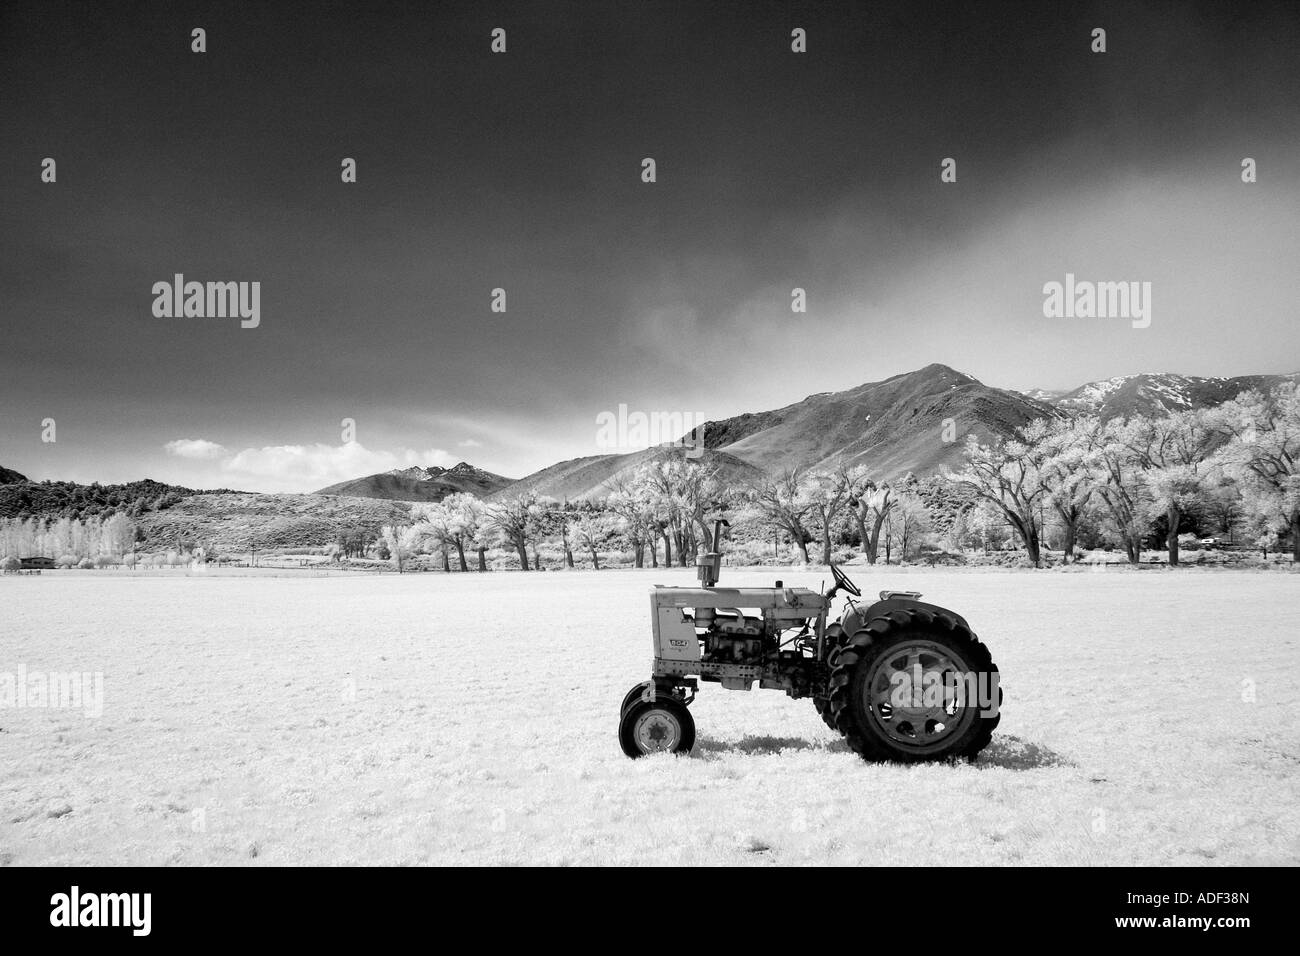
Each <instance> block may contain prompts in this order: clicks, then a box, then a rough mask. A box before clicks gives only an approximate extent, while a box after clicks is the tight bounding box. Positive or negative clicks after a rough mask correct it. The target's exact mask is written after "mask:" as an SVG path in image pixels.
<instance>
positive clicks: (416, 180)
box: [0, 0, 1300, 491]
mask: <svg viewBox="0 0 1300 956" xmlns="http://www.w3.org/2000/svg"><path fill="white" fill-rule="evenodd" d="M1238 7H1240V9H1237V8H1238ZM196 26H197V27H203V28H204V29H205V30H206V31H207V52H206V53H204V54H194V53H191V52H190V31H191V29H192V28H194V27H196ZM494 27H503V28H505V29H506V30H507V37H508V41H507V42H508V52H507V53H506V54H504V55H493V54H492V53H491V52H490V51H489V44H490V32H491V30H492V29H493V28H494ZM795 27H802V28H804V29H806V30H807V35H808V52H807V53H806V54H802V55H799V54H794V53H792V52H790V31H791V29H793V28H795ZM1093 27H1103V28H1105V29H1106V30H1107V46H1108V50H1107V52H1106V53H1105V54H1093V53H1092V52H1090V49H1089V44H1090V36H1089V35H1090V31H1091V30H1092V28H1093ZM1297 64H1300V5H1294V4H1292V5H1271V4H1265V3H1252V4H1220V5H1209V4H1192V3H1176V4H1175V3H1159V4H1143V3H1137V2H1130V0H1125V2H1117V3H1109V4H1105V3H1099V4H1086V3H1060V4H1055V3H1046V2H1034V3H1026V4H1009V5H995V4H971V3H941V2H926V0H909V2H905V3H897V4H890V3H879V2H872V3H857V4H837V3H830V2H810V3H762V2H744V3H721V2H711V3H710V2H698V0H697V2H686V3H669V2H655V0H622V2H609V0H604V2H589V3H554V2H538V0H533V2H528V3H518V4H511V3H491V2H475V3H446V2H439V3H410V4H384V3H348V4H342V3H333V4H327V3H310V4H306V3H304V4H301V5H299V6H296V7H295V6H293V5H290V4H281V3H276V4H263V3H256V4H255V3H248V4H233V3H175V2H169V3H135V4H120V3H118V4H110V3H103V4H76V5H64V4H58V3H46V2H42V3H29V2H6V3H4V4H3V5H2V6H0V68H2V70H3V91H4V93H3V97H0V226H2V229H3V232H2V233H0V322H2V323H3V324H2V327H0V332H2V337H0V464H3V465H5V466H8V467H10V468H15V469H17V470H19V471H21V472H23V473H25V474H28V475H30V476H32V477H35V478H70V479H77V480H83V481H90V480H96V479H97V480H101V481H120V480H130V479H133V478H139V477H143V476H145V475H148V476H151V477H155V478H159V479H165V480H171V481H177V482H181V483H185V484H190V485H198V486H208V487H213V486H223V485H224V486H233V487H244V488H253V489H261V490H298V491H307V490H312V489H313V488H316V487H319V486H321V485H324V484H327V483H330V482H333V481H337V480H340V479H342V478H347V477H354V476H356V475H360V474H365V473H368V472H372V471H377V470H382V469H385V468H389V467H394V466H399V465H406V464H411V463H416V462H419V463H424V464H443V465H447V464H451V463H453V462H454V461H456V460H458V459H462V458H463V459H467V460H469V461H471V462H474V463H475V464H480V465H482V466H484V467H487V468H489V469H492V470H495V471H499V472H502V473H505V474H509V475H521V474H524V473H526V472H528V471H531V470H533V469H535V468H538V467H542V466H544V465H547V464H550V463H552V462H554V461H556V460H558V459H561V458H568V457H575V456H578V455H586V454H595V453H597V452H598V451H599V450H600V449H598V448H597V447H596V443H595V436H596V427H595V418H596V415H597V414H598V413H600V412H601V411H604V410H611V411H612V410H616V409H617V407H618V405H619V404H620V403H626V404H627V405H629V406H630V407H631V408H633V409H641V410H645V411H652V410H663V411H688V412H700V413H703V414H704V415H705V416H707V417H709V418H719V417H723V416H726V415H730V414H735V413H737V412H740V411H754V410H760V409H766V408H772V407H778V406H781V405H784V404H787V403H789V402H792V401H797V400H799V399H801V398H803V397H804V396H805V395H807V394H809V393H812V392H818V391H828V390H833V389H841V388H847V387H851V386H854V385H857V384H861V383H862V382H865V381H873V380H878V379H881V378H884V377H887V376H889V375H893V374H896V373H899V372H903V371H908V370H911V369H914V368H918V367H921V366H923V365H926V364H928V363H930V362H944V363H946V364H949V365H952V366H954V367H956V368H958V369H960V370H962V371H965V372H968V373H970V374H972V375H975V376H976V377H978V378H980V379H982V380H984V381H986V382H988V383H989V384H993V385H999V386H1005V387H1011V388H1024V389H1027V388H1032V387H1046V388H1066V387H1072V386H1075V385H1078V384H1081V383H1083V382H1085V381H1089V380H1095V379H1100V378H1108V377H1110V376H1114V375H1121V374H1129V373H1134V372H1140V371H1176V372H1183V373H1187V374H1199V375H1238V374H1247V373H1264V372H1291V371H1296V370H1297V369H1300V314H1298V311H1300V310H1297V307H1296V301H1297V290H1296V281H1295V280H1296V276H1297V273H1298V272H1300V269H1297V264H1298V263H1300V235H1298V231H1300V225H1298V224H1300V149H1298V148H1297V147H1298V146H1300V132H1298V130H1297V124H1298V123H1300V69H1297ZM47 156H49V157H53V158H55V159H56V161H57V164H58V166H57V169H58V181H57V183H55V184H44V183H42V182H41V181H40V163H41V160H42V159H43V158H44V157H47ZM647 156H649V157H653V158H654V159H655V160H656V163H657V166H658V170H657V171H658V182H656V183H654V184H644V183H642V182H641V181H640V163H641V160H642V158H643V157H647ZM949 156H951V157H954V158H955V159H956V160H957V163H958V167H957V168H958V181H957V182H956V183H953V184H944V183H941V182H940V179H939V164H940V161H941V160H942V159H943V158H944V157H949ZM1247 156H1249V157H1252V158H1254V159H1256V160H1257V162H1258V164H1259V182H1257V183H1255V184H1252V185H1245V184H1243V183H1242V182H1241V180H1240V163H1241V160H1242V158H1243V157H1247ZM343 157H353V158H355V159H356V160H357V163H358V180H359V181H358V182H357V183H355V184H347V185H345V184H343V183H341V182H340V175H339V173H340V161H341V160H342V158H343ZM177 272H180V273H184V274H185V276H186V278H187V279H196V280H199V281H207V280H221V281H226V280H232V281H252V280H257V281H259V282H261V325H260V327H259V328H256V329H241V328H240V327H239V323H238V321H237V320H231V319H200V318H188V319H185V318H156V317H154V315H153V314H152V304H153V295H152V293H151V287H152V285H153V283H155V282H157V281H160V280H164V281H170V279H171V277H172V276H173V274H174V273H177ZM1067 272H1073V273H1075V274H1077V275H1079V276H1080V277H1081V278H1090V279H1094V280H1115V281H1129V280H1136V281H1149V282H1151V283H1152V287H1153V292H1152V322H1151V326H1150V328H1146V329H1135V328H1132V327H1131V325H1130V323H1129V322H1127V321H1125V320H1122V319H1047V318H1044V316H1043V312H1042V303H1043V293H1042V287H1043V284H1044V283H1046V282H1050V281H1062V280H1063V279H1064V276H1065V274H1066V273H1067ZM796 286H798V287H802V288H805V289H806V290H807V295H808V302H809V308H808V312H807V313H806V314H792V313H791V311H790V290H791V289H792V288H793V287H796ZM496 287H503V288H505V289H506V292H507V302H508V311H507V312H506V313H505V314H499V313H494V312H492V311H491V310H490V308H489V305H490V297H491V290H492V289H493V288H496ZM45 418H53V419H55V420H56V422H57V429H58V431H57V438H58V440H57V442H55V443H54V444H47V443H42V442H41V440H40V438H41V421H42V420H43V419H45ZM343 418H352V419H355V420H356V423H357V435H356V438H357V441H356V443H354V444H351V445H344V444H343V443H342V441H341V436H340V426H339V423H340V420H341V419H343ZM175 442H181V444H172V445H170V446H168V443H175ZM168 447H170V451H169V450H167V449H168Z"/></svg>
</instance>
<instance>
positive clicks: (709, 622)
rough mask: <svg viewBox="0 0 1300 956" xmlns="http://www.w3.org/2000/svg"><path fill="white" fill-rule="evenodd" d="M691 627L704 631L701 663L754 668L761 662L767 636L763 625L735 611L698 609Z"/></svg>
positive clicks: (755, 619)
mask: <svg viewBox="0 0 1300 956" xmlns="http://www.w3.org/2000/svg"><path fill="white" fill-rule="evenodd" d="M695 626H696V627H697V628H704V633H703V634H701V635H700V639H701V640H702V641H703V642H704V647H703V655H702V658H701V659H702V660H705V661H711V662H714V663H718V664H758V663H760V662H761V661H762V659H763V652H764V650H765V648H764V644H765V643H766V639H767V636H768V635H767V633H766V631H765V629H764V627H763V621H762V619H761V618H757V617H746V616H745V615H744V614H743V613H741V612H740V611H739V610H730V609H721V608H718V609H715V608H699V609H697V610H696V612H695Z"/></svg>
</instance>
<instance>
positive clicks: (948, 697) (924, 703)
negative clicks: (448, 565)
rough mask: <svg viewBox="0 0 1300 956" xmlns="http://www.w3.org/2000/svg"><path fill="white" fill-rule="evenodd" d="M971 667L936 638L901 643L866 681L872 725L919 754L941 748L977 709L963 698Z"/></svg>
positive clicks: (874, 667)
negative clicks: (934, 639) (935, 639)
mask: <svg viewBox="0 0 1300 956" xmlns="http://www.w3.org/2000/svg"><path fill="white" fill-rule="evenodd" d="M969 673H970V668H969V667H968V666H966V662H965V661H964V660H962V658H961V656H960V655H958V654H957V653H956V652H955V651H953V650H952V649H951V648H948V647H945V646H943V645H942V644H939V643H937V642H935V641H927V640H914V641H905V642H903V643H901V644H898V645H896V646H894V647H892V648H890V649H889V650H887V651H886V652H885V653H883V654H881V655H880V657H879V658H877V659H876V661H875V662H874V663H873V664H872V665H871V669H870V671H868V672H867V677H866V681H865V682H864V685H863V691H862V693H863V698H864V701H863V702H864V704H865V705H866V706H865V708H864V709H865V710H866V712H867V713H868V714H869V715H870V721H871V723H872V725H873V727H874V729H875V730H876V731H877V733H879V734H880V735H882V736H884V737H886V738H888V739H889V741H890V742H891V743H893V744H894V745H895V746H898V747H901V748H903V749H905V750H910V751H913V752H915V753H931V752H933V751H936V750H942V749H943V748H944V747H945V746H947V745H948V744H949V743H951V742H952V741H953V740H954V739H956V738H957V737H958V736H959V735H960V734H961V733H962V732H963V731H965V730H966V728H967V727H969V726H970V723H971V720H972V719H973V717H974V713H975V710H976V709H977V708H976V707H975V706H973V702H971V701H969V700H967V699H965V697H964V690H965V687H966V683H965V680H966V675H967V674H969Z"/></svg>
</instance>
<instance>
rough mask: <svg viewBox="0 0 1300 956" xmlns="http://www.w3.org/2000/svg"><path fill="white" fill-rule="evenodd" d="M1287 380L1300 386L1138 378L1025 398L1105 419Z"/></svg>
mask: <svg viewBox="0 0 1300 956" xmlns="http://www.w3.org/2000/svg"><path fill="white" fill-rule="evenodd" d="M1287 381H1300V373H1296V374H1292V375H1239V376H1237V377H1236V378H1198V377H1197V376H1195V375H1175V374H1172V373H1167V372H1166V373H1159V374H1151V373H1144V374H1141V375H1121V376H1118V377H1116V378H1108V379H1106V380H1105V381H1103V382H1089V383H1088V384H1087V385H1081V386H1079V387H1078V388H1076V389H1074V390H1072V391H1065V392H1042V391H1039V392H1037V393H1031V394H1036V395H1037V396H1039V397H1040V398H1041V400H1042V401H1044V402H1046V403H1047V404H1049V405H1051V406H1053V407H1054V408H1056V409H1058V410H1060V411H1062V412H1065V413H1066V414H1068V415H1072V416H1073V415H1085V414H1086V415H1097V416H1099V417H1101V418H1102V419H1110V418H1116V417H1121V416H1122V417H1125V418H1129V417H1132V416H1134V415H1148V416H1150V415H1164V414H1168V413H1169V412H1180V411H1186V410H1187V409H1189V408H1209V407H1212V406H1214V405H1221V404H1223V403H1224V402H1227V401H1231V400H1232V399H1234V398H1236V397H1237V396H1238V395H1240V394H1241V393H1242V392H1244V391H1246V390H1247V389H1251V388H1257V389H1260V390H1261V391H1268V390H1269V389H1271V388H1273V387H1274V386H1275V385H1279V384H1281V383H1282V382H1287Z"/></svg>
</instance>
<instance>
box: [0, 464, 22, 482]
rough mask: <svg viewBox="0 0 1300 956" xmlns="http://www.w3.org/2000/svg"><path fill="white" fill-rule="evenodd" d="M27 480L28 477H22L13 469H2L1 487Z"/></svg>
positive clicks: (0, 471) (0, 468) (0, 470)
mask: <svg viewBox="0 0 1300 956" xmlns="http://www.w3.org/2000/svg"><path fill="white" fill-rule="evenodd" d="M27 480H28V479H27V476H26V475H20V474H18V472H16V471H14V470H13V469H12V468H4V467H0V485H14V484H18V483H19V482H24V481H27Z"/></svg>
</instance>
